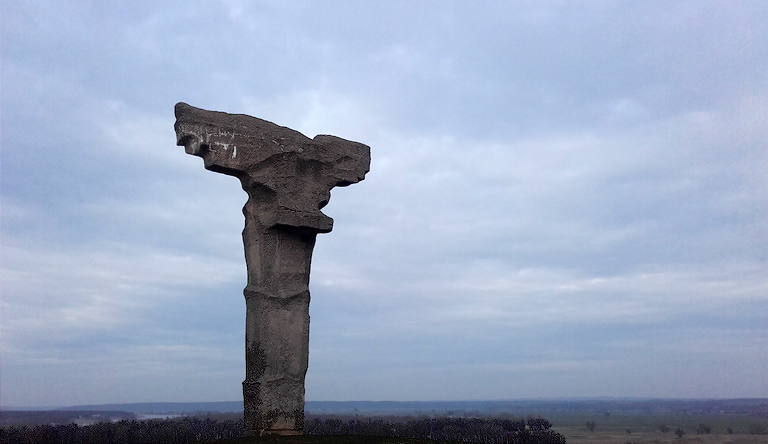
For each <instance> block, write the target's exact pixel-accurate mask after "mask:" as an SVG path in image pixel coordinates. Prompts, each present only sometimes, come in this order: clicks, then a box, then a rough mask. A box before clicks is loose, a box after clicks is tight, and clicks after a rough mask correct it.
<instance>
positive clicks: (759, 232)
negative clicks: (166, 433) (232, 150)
mask: <svg viewBox="0 0 768 444" xmlns="http://www.w3.org/2000/svg"><path fill="white" fill-rule="evenodd" d="M0 5H1V6H2V27H1V29H2V39H1V43H0V45H2V46H0V51H2V54H1V62H0V63H1V69H2V83H1V87H2V91H1V92H2V94H1V96H0V97H1V99H0V100H1V102H0V105H1V107H2V109H1V113H2V114H1V116H2V121H1V122H2V128H1V132H0V134H1V135H0V143H1V146H2V157H1V158H0V162H1V163H0V165H1V168H2V171H1V173H2V174H1V175H0V180H1V183H0V185H1V187H0V192H1V193H2V196H1V197H2V202H1V203H2V206H1V211H2V212H1V213H0V216H1V218H2V219H1V225H0V227H1V230H0V236H1V237H0V242H1V244H0V246H1V247H2V250H1V254H2V256H1V259H2V275H1V277H2V282H1V285H2V287H0V290H2V299H1V304H2V305H1V306H0V328H1V329H2V330H1V331H0V333H1V335H0V345H1V346H2V349H1V350H0V353H2V356H1V357H0V365H1V368H0V384H2V386H1V387H0V388H1V390H0V403H1V404H2V405H3V406H5V407H7V406H62V405H76V404H97V403H119V402H149V401H225V400H237V399H242V393H241V382H242V380H243V379H244V369H245V363H244V330H245V302H244V298H243V294H242V290H243V287H244V286H245V281H246V272H245V261H244V257H243V246H242V239H241V230H242V227H243V215H242V213H241V208H242V206H243V204H244V203H245V201H246V197H247V196H246V194H245V193H244V192H243V191H242V190H241V188H240V184H239V182H238V181H237V180H236V179H234V178H232V177H229V176H224V175H221V174H216V173H213V172H210V171H206V170H205V169H204V168H203V164H202V161H201V160H200V159H199V158H197V157H193V156H189V155H187V154H185V153H184V149H183V148H182V147H177V146H176V139H175V133H174V130H173V123H174V116H173V106H174V104H175V103H176V102H179V101H184V102H187V103H189V104H191V105H193V106H197V107H200V108H205V109H211V110H217V111H227V112H233V113H246V114H250V115H253V116H257V117H260V118H263V119H266V120H270V121H273V122H275V123H277V124H279V125H284V126H288V127H291V128H294V129H296V130H299V131H301V132H303V133H304V134H306V135H307V136H309V137H313V136H314V135H316V134H319V133H322V134H333V135H336V136H339V137H343V138H346V139H350V140H355V141H359V142H363V143H365V144H367V145H370V147H371V156H372V163H371V172H370V173H369V174H368V175H367V176H366V179H365V180H364V181H363V182H361V183H359V184H356V185H353V186H350V187H348V188H337V189H335V190H334V191H333V192H332V199H331V202H330V204H329V205H328V206H327V207H326V208H325V209H324V210H323V211H324V213H325V214H327V215H328V216H330V217H332V218H334V220H335V225H334V230H333V232H332V233H330V234H323V235H319V236H318V240H317V246H316V247H315V252H314V258H313V264H312V277H311V283H310V289H311V292H312V303H311V306H310V314H311V318H312V320H311V327H310V361H309V372H308V374H307V379H306V397H307V399H308V400H396V401H406V400H468V399H515V398H551V397H594V396H639V397H665V398H666V397H686V398H688V397H696V398H698V397H768V377H767V375H768V371H766V368H768V149H767V148H768V27H766V26H765V24H766V23H768V3H766V2H764V1H760V0H756V1H675V2H669V1H642V2H640V1H631V2H625V1H583V2H576V1H572V2H561V1H551V2H542V1H530V2H528V1H519V2H512V1H509V2H507V1H496V2H491V1H488V2H471V1H419V2H415V1H393V0H387V1H365V2H362V1H293V2H285V1H198V2H188V1H162V2H158V1H155V0H152V1H130V2H128V1H125V2H103V1H96V0H94V1H92V2H88V1H45V2H40V1H22V0H2V1H1V2H0Z"/></svg>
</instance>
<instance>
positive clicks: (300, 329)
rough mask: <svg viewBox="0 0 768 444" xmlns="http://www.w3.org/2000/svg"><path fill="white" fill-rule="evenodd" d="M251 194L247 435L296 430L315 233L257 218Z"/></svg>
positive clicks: (300, 425)
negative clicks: (265, 222)
mask: <svg viewBox="0 0 768 444" xmlns="http://www.w3.org/2000/svg"><path fill="white" fill-rule="evenodd" d="M257 202H259V200H258V199H254V198H250V199H249V201H248V203H247V204H246V206H245V208H244V209H243V213H244V214H245V219H246V224H245V229H244V230H243V243H244V245H245V250H246V263H247V268H248V286H247V287H246V288H245V290H244V292H243V293H244V295H245V301H246V332H245V365H246V376H245V381H243V401H244V419H245V424H244V425H245V434H246V435H256V436H259V435H263V434H280V435H297V434H301V433H302V431H303V428H304V378H305V376H306V373H307V367H308V364H309V302H310V296H309V274H310V264H311V260H312V250H313V249H314V246H315V238H316V233H314V232H311V231H308V230H300V229H296V228H293V227H288V226H282V225H277V226H273V227H271V228H266V227H265V226H264V225H263V224H262V223H261V221H260V219H259V214H260V210H261V209H260V208H258V203H257Z"/></svg>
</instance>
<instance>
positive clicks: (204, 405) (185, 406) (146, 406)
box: [57, 401, 243, 414]
mask: <svg viewBox="0 0 768 444" xmlns="http://www.w3.org/2000/svg"><path fill="white" fill-rule="evenodd" d="M57 410H91V411H114V410H120V411H124V412H132V413H150V414H174V413H176V414H180V413H195V412H222V413H223V412H242V411H243V401H224V402H138V403H130V404H100V405H76V406H72V407H62V408H60V409H57Z"/></svg>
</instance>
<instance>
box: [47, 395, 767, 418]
mask: <svg viewBox="0 0 768 444" xmlns="http://www.w3.org/2000/svg"><path fill="white" fill-rule="evenodd" d="M59 410H86V411H123V412H132V413H145V414H190V413H195V412H221V413H226V412H242V411H243V402H242V401H227V402H142V403H133V404H102V405H79V406H73V407H65V408H61V409H59ZM305 410H306V412H307V413H313V414H359V415H378V414H397V415H403V414H405V415H408V414H411V415H420V414H426V415H440V416H463V415H489V414H490V415H497V414H500V413H511V414H517V415H520V414H526V415H527V414H532V413H541V414H545V413H547V412H570V413H576V412H591V413H604V412H613V413H618V412H623V413H683V412H688V413H732V414H733V413H747V414H756V415H762V416H768V399H758V398H751V399H637V398H591V399H588V398H587V399H530V400H511V401H408V402H400V401H307V402H306V405H305Z"/></svg>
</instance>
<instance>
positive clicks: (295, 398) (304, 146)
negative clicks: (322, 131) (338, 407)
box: [174, 103, 371, 435]
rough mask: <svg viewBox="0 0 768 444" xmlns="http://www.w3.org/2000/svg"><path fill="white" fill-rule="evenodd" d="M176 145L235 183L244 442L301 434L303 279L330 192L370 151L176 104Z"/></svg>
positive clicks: (365, 162) (351, 179)
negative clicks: (242, 200)
mask: <svg viewBox="0 0 768 444" xmlns="http://www.w3.org/2000/svg"><path fill="white" fill-rule="evenodd" d="M175 111H176V124H175V125H174V128H175V129H176V138H177V145H179V146H184V149H185V151H186V152H187V153H188V154H192V155H195V156H199V157H202V158H203V161H204V165H205V168H206V169H209V170H211V171H215V172H218V173H223V174H228V175H231V176H235V177H237V178H238V179H240V182H241V184H242V186H243V190H245V192H246V193H248V201H247V203H246V204H245V207H244V208H243V214H244V215H245V229H244V230H243V243H244V244H245V260H246V265H247V268H248V285H247V286H246V287H245V291H244V294H245V301H246V310H247V311H246V333H245V346H246V351H245V356H246V360H245V361H246V372H245V381H244V382H243V398H244V404H245V405H244V407H245V433H246V435H263V434H270V433H277V434H300V433H301V431H302V429H303V426H304V377H305V375H306V373H307V364H308V361H309V271H310V264H311V261H312V249H313V248H314V246H315V237H316V235H317V233H328V232H330V231H331V229H332V228H333V219H331V218H330V217H328V216H326V215H325V214H323V213H322V212H321V211H320V209H322V208H323V207H324V206H325V205H326V204H327V203H328V200H329V199H330V198H331V193H330V191H331V189H332V188H333V187H337V186H347V185H350V184H353V183H357V182H359V181H361V180H363V179H364V177H365V174H366V173H367V172H368V171H369V168H370V162H371V155H370V148H369V147H368V146H366V145H363V144H361V143H357V142H351V141H348V140H344V139H341V138H338V137H334V136H327V135H318V136H316V137H315V138H314V139H310V138H308V137H306V136H304V135H303V134H301V133H299V132H298V131H294V130H292V129H290V128H285V127H281V126H278V125H275V124H274V123H271V122H267V121H265V120H261V119H257V118H255V117H251V116H247V115H243V114H227V113H222V112H215V111H206V110H202V109H199V108H195V107H192V106H189V105H187V104H186V103H178V104H176V108H175Z"/></svg>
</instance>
